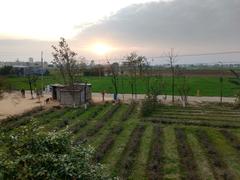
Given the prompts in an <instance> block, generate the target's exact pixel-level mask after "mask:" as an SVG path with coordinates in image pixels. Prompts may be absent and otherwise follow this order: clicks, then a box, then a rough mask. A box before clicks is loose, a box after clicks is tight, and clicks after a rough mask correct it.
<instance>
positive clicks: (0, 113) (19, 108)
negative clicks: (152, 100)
mask: <svg viewBox="0 0 240 180" xmlns="http://www.w3.org/2000/svg"><path fill="white" fill-rule="evenodd" d="M49 97H51V94H45V95H44V97H42V98H41V99H40V101H38V99H37V98H36V97H34V99H32V98H31V95H30V92H26V97H25V98H22V97H21V94H20V92H13V93H11V94H8V93H5V94H4V98H3V99H1V100H0V120H1V119H4V118H6V117H8V116H12V115H17V114H22V113H24V112H26V111H30V110H31V109H32V108H35V107H37V106H45V107H47V106H50V107H51V106H55V105H59V104H58V102H53V101H51V102H50V103H49V104H46V103H45V99H47V98H49ZM118 98H119V99H121V100H124V101H125V102H129V101H131V99H132V95H131V94H124V95H123V94H119V95H118ZM133 98H135V96H134V97H133ZM144 98H145V95H143V94H138V95H137V99H138V100H142V99H144ZM158 98H159V99H161V100H162V102H164V103H170V102H171V96H167V98H165V97H164V96H159V97H158ZM92 99H93V102H95V103H98V102H102V94H101V93H92ZM175 99H176V101H179V99H180V97H179V96H175ZM188 99H189V103H192V104H194V103H201V102H219V101H220V98H219V97H196V96H189V97H188ZM112 100H113V94H105V101H112ZM234 101H235V98H233V97H223V102H227V103H234Z"/></svg>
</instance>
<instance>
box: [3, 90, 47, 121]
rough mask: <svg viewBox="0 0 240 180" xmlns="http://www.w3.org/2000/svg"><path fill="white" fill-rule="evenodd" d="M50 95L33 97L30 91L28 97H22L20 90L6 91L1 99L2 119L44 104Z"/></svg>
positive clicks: (27, 93)
mask: <svg viewBox="0 0 240 180" xmlns="http://www.w3.org/2000/svg"><path fill="white" fill-rule="evenodd" d="M48 97H50V95H44V97H42V98H40V101H38V99H36V98H34V99H32V98H31V95H30V92H26V97H25V98H22V97H21V94H20V92H13V93H10V94H9V93H5V94H4V97H3V99H1V100H0V120H1V119H4V118H6V117H8V116H12V115H17V114H21V113H24V112H26V111H29V110H31V109H32V108H35V107H37V106H44V105H46V104H45V103H44V100H45V99H46V98H48Z"/></svg>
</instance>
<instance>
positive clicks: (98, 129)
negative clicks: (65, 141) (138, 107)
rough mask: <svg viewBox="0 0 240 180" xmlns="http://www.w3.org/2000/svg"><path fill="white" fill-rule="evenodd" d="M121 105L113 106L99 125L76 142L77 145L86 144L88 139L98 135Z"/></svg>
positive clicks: (98, 122) (100, 120) (99, 121)
mask: <svg viewBox="0 0 240 180" xmlns="http://www.w3.org/2000/svg"><path fill="white" fill-rule="evenodd" d="M119 107H120V104H116V105H113V106H112V107H111V109H110V110H108V111H107V112H106V113H105V114H104V115H103V116H102V117H101V118H100V119H99V120H98V121H97V123H96V124H95V125H94V126H93V127H92V128H90V129H88V131H87V132H86V133H85V134H82V135H81V136H80V137H78V138H77V139H76V141H75V144H80V143H81V142H86V140H87V137H91V136H93V135H94V134H96V133H97V132H98V131H100V129H101V128H102V127H103V126H104V125H105V124H106V122H107V121H108V120H109V119H110V118H111V117H112V116H113V114H114V113H115V112H116V111H117V110H118V109H119Z"/></svg>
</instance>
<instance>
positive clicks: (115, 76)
mask: <svg viewBox="0 0 240 180" xmlns="http://www.w3.org/2000/svg"><path fill="white" fill-rule="evenodd" d="M108 64H109V66H110V70H111V73H112V84H113V87H114V100H117V95H118V69H117V68H115V67H114V63H113V64H111V63H110V62H109V61H108Z"/></svg>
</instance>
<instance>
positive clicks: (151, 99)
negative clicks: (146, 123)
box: [141, 94, 158, 117]
mask: <svg viewBox="0 0 240 180" xmlns="http://www.w3.org/2000/svg"><path fill="white" fill-rule="evenodd" d="M157 103H158V102H157V96H154V95H151V94H149V95H148V96H147V97H146V98H145V99H144V100H143V102H142V106H141V115H142V116H143V117H146V116H150V115H151V114H152V112H153V111H154V110H155V108H156V106H157Z"/></svg>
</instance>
